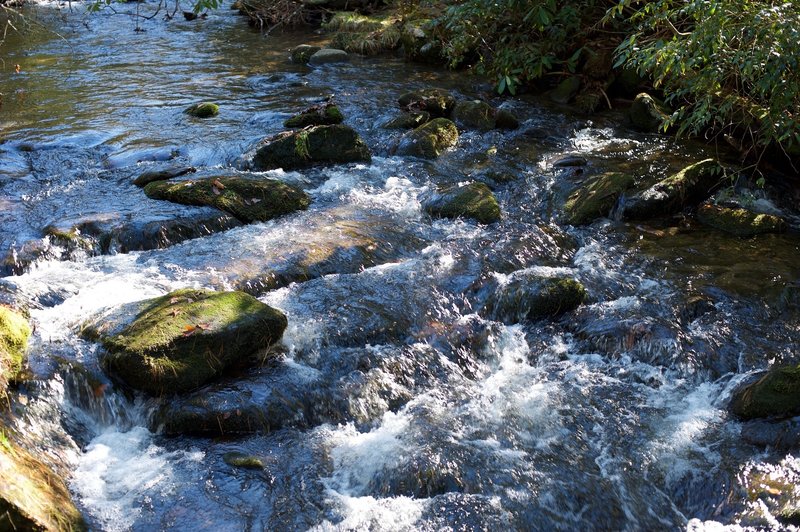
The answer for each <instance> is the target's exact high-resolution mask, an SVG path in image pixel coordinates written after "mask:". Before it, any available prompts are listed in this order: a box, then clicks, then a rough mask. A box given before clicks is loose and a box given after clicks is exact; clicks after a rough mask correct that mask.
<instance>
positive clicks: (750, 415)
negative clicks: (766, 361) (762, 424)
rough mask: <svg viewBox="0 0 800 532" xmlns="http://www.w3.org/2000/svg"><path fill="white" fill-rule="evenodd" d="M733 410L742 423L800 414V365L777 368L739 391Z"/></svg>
mask: <svg viewBox="0 0 800 532" xmlns="http://www.w3.org/2000/svg"><path fill="white" fill-rule="evenodd" d="M730 410H731V412H732V413H733V414H735V415H736V416H738V417H740V418H742V419H754V418H761V417H792V416H796V415H798V414H800V365H795V366H782V367H777V368H773V369H771V370H769V371H768V372H767V373H766V374H765V375H764V376H762V377H761V378H759V379H758V380H757V381H755V382H753V383H752V384H749V385H746V386H744V387H742V388H740V389H738V390H736V391H735V392H734V394H733V399H732V401H731V404H730Z"/></svg>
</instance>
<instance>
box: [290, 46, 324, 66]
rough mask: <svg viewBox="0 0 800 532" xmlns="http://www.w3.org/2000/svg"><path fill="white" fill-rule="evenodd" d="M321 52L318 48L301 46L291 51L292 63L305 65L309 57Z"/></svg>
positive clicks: (320, 48)
mask: <svg viewBox="0 0 800 532" xmlns="http://www.w3.org/2000/svg"><path fill="white" fill-rule="evenodd" d="M320 50H322V47H320V46H312V45H310V44H301V45H299V46H295V47H294V48H293V49H292V52H291V55H292V62H293V63H300V64H303V65H305V64H306V63H308V60H309V59H311V56H312V55H314V54H315V53H317V52H319V51H320Z"/></svg>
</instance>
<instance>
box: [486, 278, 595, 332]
mask: <svg viewBox="0 0 800 532" xmlns="http://www.w3.org/2000/svg"><path fill="white" fill-rule="evenodd" d="M585 299H586V288H584V286H583V285H582V284H581V283H580V282H578V281H576V280H575V279H571V278H569V277H542V276H540V275H532V274H524V273H523V274H519V275H515V276H512V278H511V279H510V280H509V281H508V282H505V283H501V284H499V286H497V287H496V289H495V290H494V291H493V292H492V293H491V294H490V295H489V297H488V298H487V301H486V305H485V306H484V308H483V310H482V311H481V315H483V316H486V317H488V318H490V319H493V320H497V321H502V322H503V323H507V324H511V323H518V322H520V321H522V320H523V319H529V320H539V319H543V318H555V317H558V316H560V315H562V314H564V313H567V312H570V311H572V310H574V309H576V308H577V307H578V306H579V305H580V304H581V303H583V302H584V301H585Z"/></svg>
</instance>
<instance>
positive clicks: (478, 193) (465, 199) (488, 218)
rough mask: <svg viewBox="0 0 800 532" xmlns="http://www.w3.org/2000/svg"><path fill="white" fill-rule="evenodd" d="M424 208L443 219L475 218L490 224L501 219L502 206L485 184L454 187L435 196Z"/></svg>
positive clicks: (425, 203)
mask: <svg viewBox="0 0 800 532" xmlns="http://www.w3.org/2000/svg"><path fill="white" fill-rule="evenodd" d="M423 208H424V209H425V211H426V212H427V213H428V214H430V215H432V216H440V217H443V218H458V217H462V216H463V217H465V218H473V219H475V220H477V221H479V222H481V223H484V224H489V223H492V222H496V221H497V220H499V219H500V205H499V204H498V203H497V198H495V196H494V194H492V191H491V190H490V189H489V187H487V186H486V185H485V184H483V183H470V184H469V185H464V186H454V187H450V188H447V189H445V190H443V191H441V192H439V193H436V194H434V195H433V196H432V197H431V198H429V199H428V200H426V201H425V202H424V205H423Z"/></svg>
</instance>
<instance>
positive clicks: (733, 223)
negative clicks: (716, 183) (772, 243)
mask: <svg viewBox="0 0 800 532" xmlns="http://www.w3.org/2000/svg"><path fill="white" fill-rule="evenodd" d="M697 219H698V220H700V222H702V223H703V224H705V225H708V226H710V227H713V228H715V229H719V230H721V231H725V232H726V233H731V234H734V235H737V236H753V235H759V234H763V233H781V232H783V231H785V230H786V227H787V225H786V222H785V221H784V220H783V219H781V218H779V217H778V216H773V215H771V214H758V213H755V212H753V211H748V210H746V209H736V208H731V207H723V206H720V205H712V204H708V203H707V204H705V205H701V206H700V208H699V209H697Z"/></svg>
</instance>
